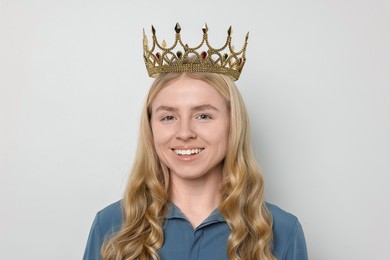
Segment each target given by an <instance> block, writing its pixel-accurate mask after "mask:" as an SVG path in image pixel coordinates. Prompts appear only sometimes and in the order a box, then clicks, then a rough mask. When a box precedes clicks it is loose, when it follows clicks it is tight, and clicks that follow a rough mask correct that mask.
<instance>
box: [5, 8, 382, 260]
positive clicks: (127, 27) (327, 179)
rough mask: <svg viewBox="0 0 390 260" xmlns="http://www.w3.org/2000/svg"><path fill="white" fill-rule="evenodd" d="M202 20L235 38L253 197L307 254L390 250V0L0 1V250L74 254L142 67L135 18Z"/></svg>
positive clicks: (15, 255)
mask: <svg viewBox="0 0 390 260" xmlns="http://www.w3.org/2000/svg"><path fill="white" fill-rule="evenodd" d="M176 22H180V24H181V27H182V37H183V39H185V41H187V42H188V43H189V45H191V44H193V45H195V44H197V43H198V42H199V41H200V39H201V36H202V31H201V28H202V26H203V24H204V23H205V22H207V24H208V27H209V35H210V41H211V43H212V44H213V45H214V46H215V47H218V46H221V45H222V44H223V43H224V42H225V39H226V31H227V29H228V27H229V25H232V26H233V42H234V44H235V46H236V48H240V47H241V46H242V43H243V41H244V37H245V34H246V32H248V31H249V32H250V37H249V45H248V49H247V63H246V65H245V68H244V71H243V73H242V75H241V78H240V80H239V81H238V82H237V85H238V86H239V89H240V90H241V92H242V95H243V97H244V99H245V101H246V104H247V107H248V110H249V113H250V118H251V124H252V139H253V147H254V150H255V153H256V156H257V158H258V160H259V163H260V164H261V167H262V171H263V174H264V176H265V180H266V199H267V201H269V202H271V203H274V204H277V205H279V206H280V207H282V208H284V209H285V210H287V211H290V212H292V213H293V214H295V215H296V216H297V217H298V218H299V219H300V221H301V223H302V225H303V228H304V231H305V235H306V240H307V245H308V250H309V255H310V259H313V260H339V259H340V260H344V259H354V260H366V259H375V260H385V259H389V258H388V257H389V255H390V247H389V244H390V239H389V234H390V224H389V219H390V188H389V184H390V115H389V111H390V47H389V46H390V29H389V28H390V4H389V1H386V0H383V1H380V0H321V1H320V0H295V1H287V0H286V1H281V0H272V1H271V0H269V1H255V0H253V1H226V0H225V1H221V0H220V1H204V0H197V1H178V0H177V1H151V0H149V1H128V0H127V1H125V0H113V1H102V0H94V1H92V0H84V1H82V0H67V1H59V0H57V1H56V0H51V1H49V0H47V1H44V0H34V1H32V0H31V1H27V0H26V1H22V0H12V1H11V0H0V210H1V214H0V258H1V259H7V260H14V259H15V260H16V259H18V260H19V259H37V260H41V259H48V260H52V259H56V260H57V259H59V260H61V259H64V260H68V259H81V258H82V254H83V250H84V246H85V243H86V240H87V236H88V232H89V229H90V226H91V223H92V221H93V218H94V215H95V214H96V212H97V211H98V210H100V209H102V208H103V207H105V206H106V205H108V204H110V203H112V202H115V201H117V200H119V199H120V198H121V196H122V192H123V189H124V187H125V183H126V180H127V176H128V174H129V169H130V167H131V163H132V158H133V157H134V151H135V146H136V143H137V133H138V125H139V113H140V110H141V105H142V103H143V100H144V97H145V94H146V91H147V89H148V87H149V86H150V84H151V82H152V79H150V78H149V77H148V76H147V72H146V69H145V67H144V64H143V58H142V29H143V28H145V31H146V33H147V34H148V36H149V37H150V35H151V33H150V26H151V25H152V24H153V25H154V26H155V28H156V30H157V35H158V36H159V37H160V39H165V40H166V41H167V43H168V45H169V44H170V43H171V42H172V41H173V39H174V26H175V24H176Z"/></svg>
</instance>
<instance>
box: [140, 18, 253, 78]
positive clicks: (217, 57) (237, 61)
mask: <svg viewBox="0 0 390 260" xmlns="http://www.w3.org/2000/svg"><path fill="white" fill-rule="evenodd" d="M180 30H181V27H180V25H179V23H177V24H176V26H175V32H176V38H175V42H174V43H173V45H172V46H171V47H167V44H166V42H165V40H163V41H162V43H161V44H160V43H159V42H158V41H157V37H156V30H155V29H154V27H153V26H152V39H153V44H152V46H151V48H150V49H149V46H148V39H147V37H146V34H145V30H144V39H143V44H144V60H145V65H146V69H147V71H148V74H149V76H150V77H157V76H158V75H159V74H160V73H166V72H213V73H220V74H225V75H228V76H231V77H232V78H233V79H234V80H237V79H238V78H239V77H240V74H241V71H242V68H243V67H244V64H245V61H246V58H245V51H246V45H247V42H248V37H249V33H247V34H246V37H245V42H244V46H243V47H242V48H241V50H240V51H238V52H235V51H234V47H233V45H232V43H231V39H232V37H231V36H232V27H231V26H230V27H229V29H228V31H227V39H226V43H225V44H224V45H223V46H222V47H221V48H219V49H215V48H213V47H211V45H210V44H209V40H208V35H207V31H208V27H207V24H205V25H204V27H203V28H202V31H203V39H202V42H201V43H200V44H199V45H197V46H196V47H193V48H191V47H189V46H188V44H183V42H182V39H181V36H180Z"/></svg>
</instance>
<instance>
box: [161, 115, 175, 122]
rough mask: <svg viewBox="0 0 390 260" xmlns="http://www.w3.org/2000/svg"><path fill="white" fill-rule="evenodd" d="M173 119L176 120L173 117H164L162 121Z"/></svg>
mask: <svg viewBox="0 0 390 260" xmlns="http://www.w3.org/2000/svg"><path fill="white" fill-rule="evenodd" d="M173 119H175V118H174V117H173V116H164V117H163V118H162V119H161V121H171V120H173Z"/></svg>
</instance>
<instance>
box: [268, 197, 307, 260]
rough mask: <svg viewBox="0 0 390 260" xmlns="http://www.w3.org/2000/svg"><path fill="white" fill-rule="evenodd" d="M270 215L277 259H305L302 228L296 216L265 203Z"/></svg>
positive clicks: (305, 250)
mask: <svg viewBox="0 0 390 260" xmlns="http://www.w3.org/2000/svg"><path fill="white" fill-rule="evenodd" d="M266 206H267V209H268V210H269V212H270V213H271V215H272V219H273V226H272V231H273V234H274V254H275V255H276V256H277V257H278V259H307V249H306V242H305V237H304V233H303V229H302V226H301V224H300V222H299V220H298V218H297V217H296V216H294V215H293V214H291V213H289V212H287V211H285V210H283V209H281V208H279V207H278V206H276V205H273V204H271V203H266Z"/></svg>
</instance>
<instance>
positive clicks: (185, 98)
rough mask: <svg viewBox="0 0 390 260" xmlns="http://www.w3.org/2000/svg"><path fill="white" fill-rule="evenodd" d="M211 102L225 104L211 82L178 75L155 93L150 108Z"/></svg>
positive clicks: (217, 104)
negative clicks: (178, 76)
mask: <svg viewBox="0 0 390 260" xmlns="http://www.w3.org/2000/svg"><path fill="white" fill-rule="evenodd" d="M204 104H212V105H214V106H220V107H224V106H227V104H226V101H225V99H224V98H223V97H222V96H221V95H220V94H219V92H218V91H217V90H216V89H215V87H214V86H212V85H211V84H209V83H207V82H205V81H203V80H199V79H192V78H189V77H180V78H178V79H176V80H174V81H172V82H169V83H168V84H167V85H166V86H165V87H163V88H162V89H161V90H160V91H159V92H158V93H157V95H156V97H155V98H154V100H153V101H152V103H151V107H152V110H153V109H155V108H156V107H157V106H161V105H169V106H175V107H176V106H177V107H180V106H186V105H187V106H197V105H204Z"/></svg>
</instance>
